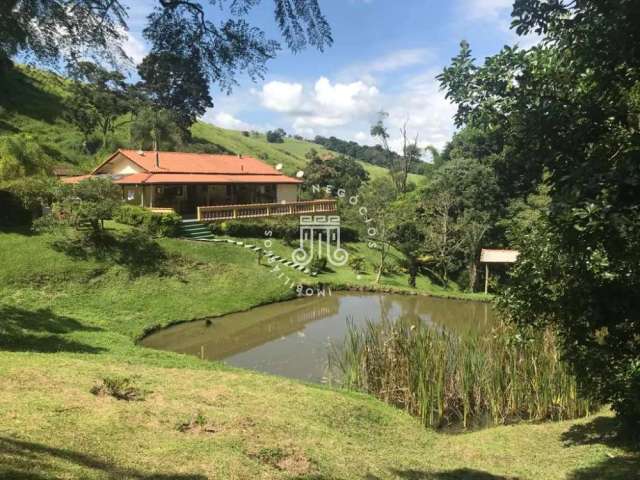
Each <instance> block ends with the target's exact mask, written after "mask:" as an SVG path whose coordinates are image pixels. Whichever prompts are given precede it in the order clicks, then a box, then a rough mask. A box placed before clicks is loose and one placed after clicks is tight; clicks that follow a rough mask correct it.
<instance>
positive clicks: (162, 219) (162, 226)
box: [113, 205, 182, 237]
mask: <svg viewBox="0 0 640 480" xmlns="http://www.w3.org/2000/svg"><path fill="white" fill-rule="evenodd" d="M113 219H114V220H115V221H116V222H119V223H123V224H125V225H131V226H133V227H138V228H141V229H143V230H144V231H146V232H148V233H149V234H150V235H153V236H156V237H175V236H176V235H177V234H178V230H179V229H180V224H181V222H182V217H180V215H178V214H177V213H156V212H152V211H151V210H148V209H146V208H142V207H137V206H135V205H121V206H120V207H118V209H117V210H116V212H115V213H114V215H113Z"/></svg>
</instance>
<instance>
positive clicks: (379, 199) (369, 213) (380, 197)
mask: <svg viewBox="0 0 640 480" xmlns="http://www.w3.org/2000/svg"><path fill="white" fill-rule="evenodd" d="M396 198H397V192H396V190H395V186H394V185H393V183H392V181H391V180H390V179H389V178H387V177H379V178H376V179H374V180H372V181H371V182H370V183H369V184H368V185H367V187H366V188H365V189H364V191H363V192H362V203H361V205H362V206H361V207H360V214H361V215H362V214H364V215H363V216H364V217H365V228H366V229H367V232H366V234H367V236H368V237H369V238H370V242H369V245H370V247H372V248H374V249H376V250H377V251H378V254H379V257H378V258H379V260H378V268H377V272H376V280H375V283H376V284H378V283H380V279H381V278H382V273H383V272H384V269H385V266H386V261H387V256H388V254H389V249H390V247H391V236H392V234H393V228H394V220H395V218H396V212H394V211H393V209H392V208H391V205H392V204H393V202H394V201H395V200H396ZM363 209H364V210H363ZM372 233H373V234H372Z"/></svg>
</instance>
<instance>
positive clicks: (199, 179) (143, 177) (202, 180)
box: [62, 173, 303, 185]
mask: <svg viewBox="0 0 640 480" xmlns="http://www.w3.org/2000/svg"><path fill="white" fill-rule="evenodd" d="M91 177H95V176H94V175H79V176H76V177H67V178H64V179H63V180H62V181H63V182H64V183H71V184H74V183H78V182H80V181H82V180H85V179H87V178H91ZM112 178H113V183H115V184H117V185H163V184H189V183H198V184H229V183H256V184H260V183H262V184H294V185H298V184H301V183H303V182H302V180H300V179H297V178H292V177H287V176H286V175H249V174H246V175H210V174H198V173H132V174H130V175H117V176H113V177H112Z"/></svg>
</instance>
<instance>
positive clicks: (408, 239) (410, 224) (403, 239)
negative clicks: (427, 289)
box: [390, 218, 425, 288]
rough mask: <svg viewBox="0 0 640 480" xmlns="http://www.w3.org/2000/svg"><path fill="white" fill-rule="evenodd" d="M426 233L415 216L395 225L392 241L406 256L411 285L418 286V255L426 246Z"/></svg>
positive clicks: (412, 286)
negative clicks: (419, 226)
mask: <svg viewBox="0 0 640 480" xmlns="http://www.w3.org/2000/svg"><path fill="white" fill-rule="evenodd" d="M424 240H425V235H424V232H422V231H421V230H420V228H418V225H417V222H416V221H415V218H408V219H405V220H404V221H401V222H400V223H399V224H397V225H396V226H395V228H394V229H393V231H392V233H391V235H390V242H391V243H392V244H393V246H394V247H395V248H397V249H398V250H399V251H400V252H401V253H402V254H403V255H404V256H405V258H406V260H407V266H408V270H409V286H410V287H411V288H416V277H417V276H418V256H419V255H420V253H421V252H422V250H423V248H424V245H423V244H424Z"/></svg>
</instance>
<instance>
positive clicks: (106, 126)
mask: <svg viewBox="0 0 640 480" xmlns="http://www.w3.org/2000/svg"><path fill="white" fill-rule="evenodd" d="M71 72H72V76H73V78H74V84H73V88H72V91H73V96H72V98H71V104H72V105H73V108H72V113H71V114H70V116H68V117H67V118H68V119H69V120H70V121H73V122H74V123H75V125H76V126H77V127H78V128H79V129H80V130H81V131H86V129H88V126H87V125H84V124H83V120H84V119H85V118H86V119H88V121H89V122H91V123H93V124H95V126H96V127H97V128H98V130H99V131H100V134H101V137H102V147H103V148H104V147H105V146H106V144H107V138H108V136H109V134H111V133H113V131H114V130H115V129H116V128H118V127H119V126H122V125H124V124H126V123H127V122H129V119H122V118H120V117H122V115H124V114H125V113H127V112H129V111H130V110H131V107H132V104H131V101H130V96H129V94H130V89H129V87H128V86H127V84H126V82H125V77H124V76H123V75H122V74H121V73H119V72H117V71H109V70H105V69H103V68H101V67H99V66H98V65H95V64H93V63H90V62H80V63H78V64H77V65H75V66H74V67H73V68H72V70H71ZM80 111H84V113H80Z"/></svg>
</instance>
